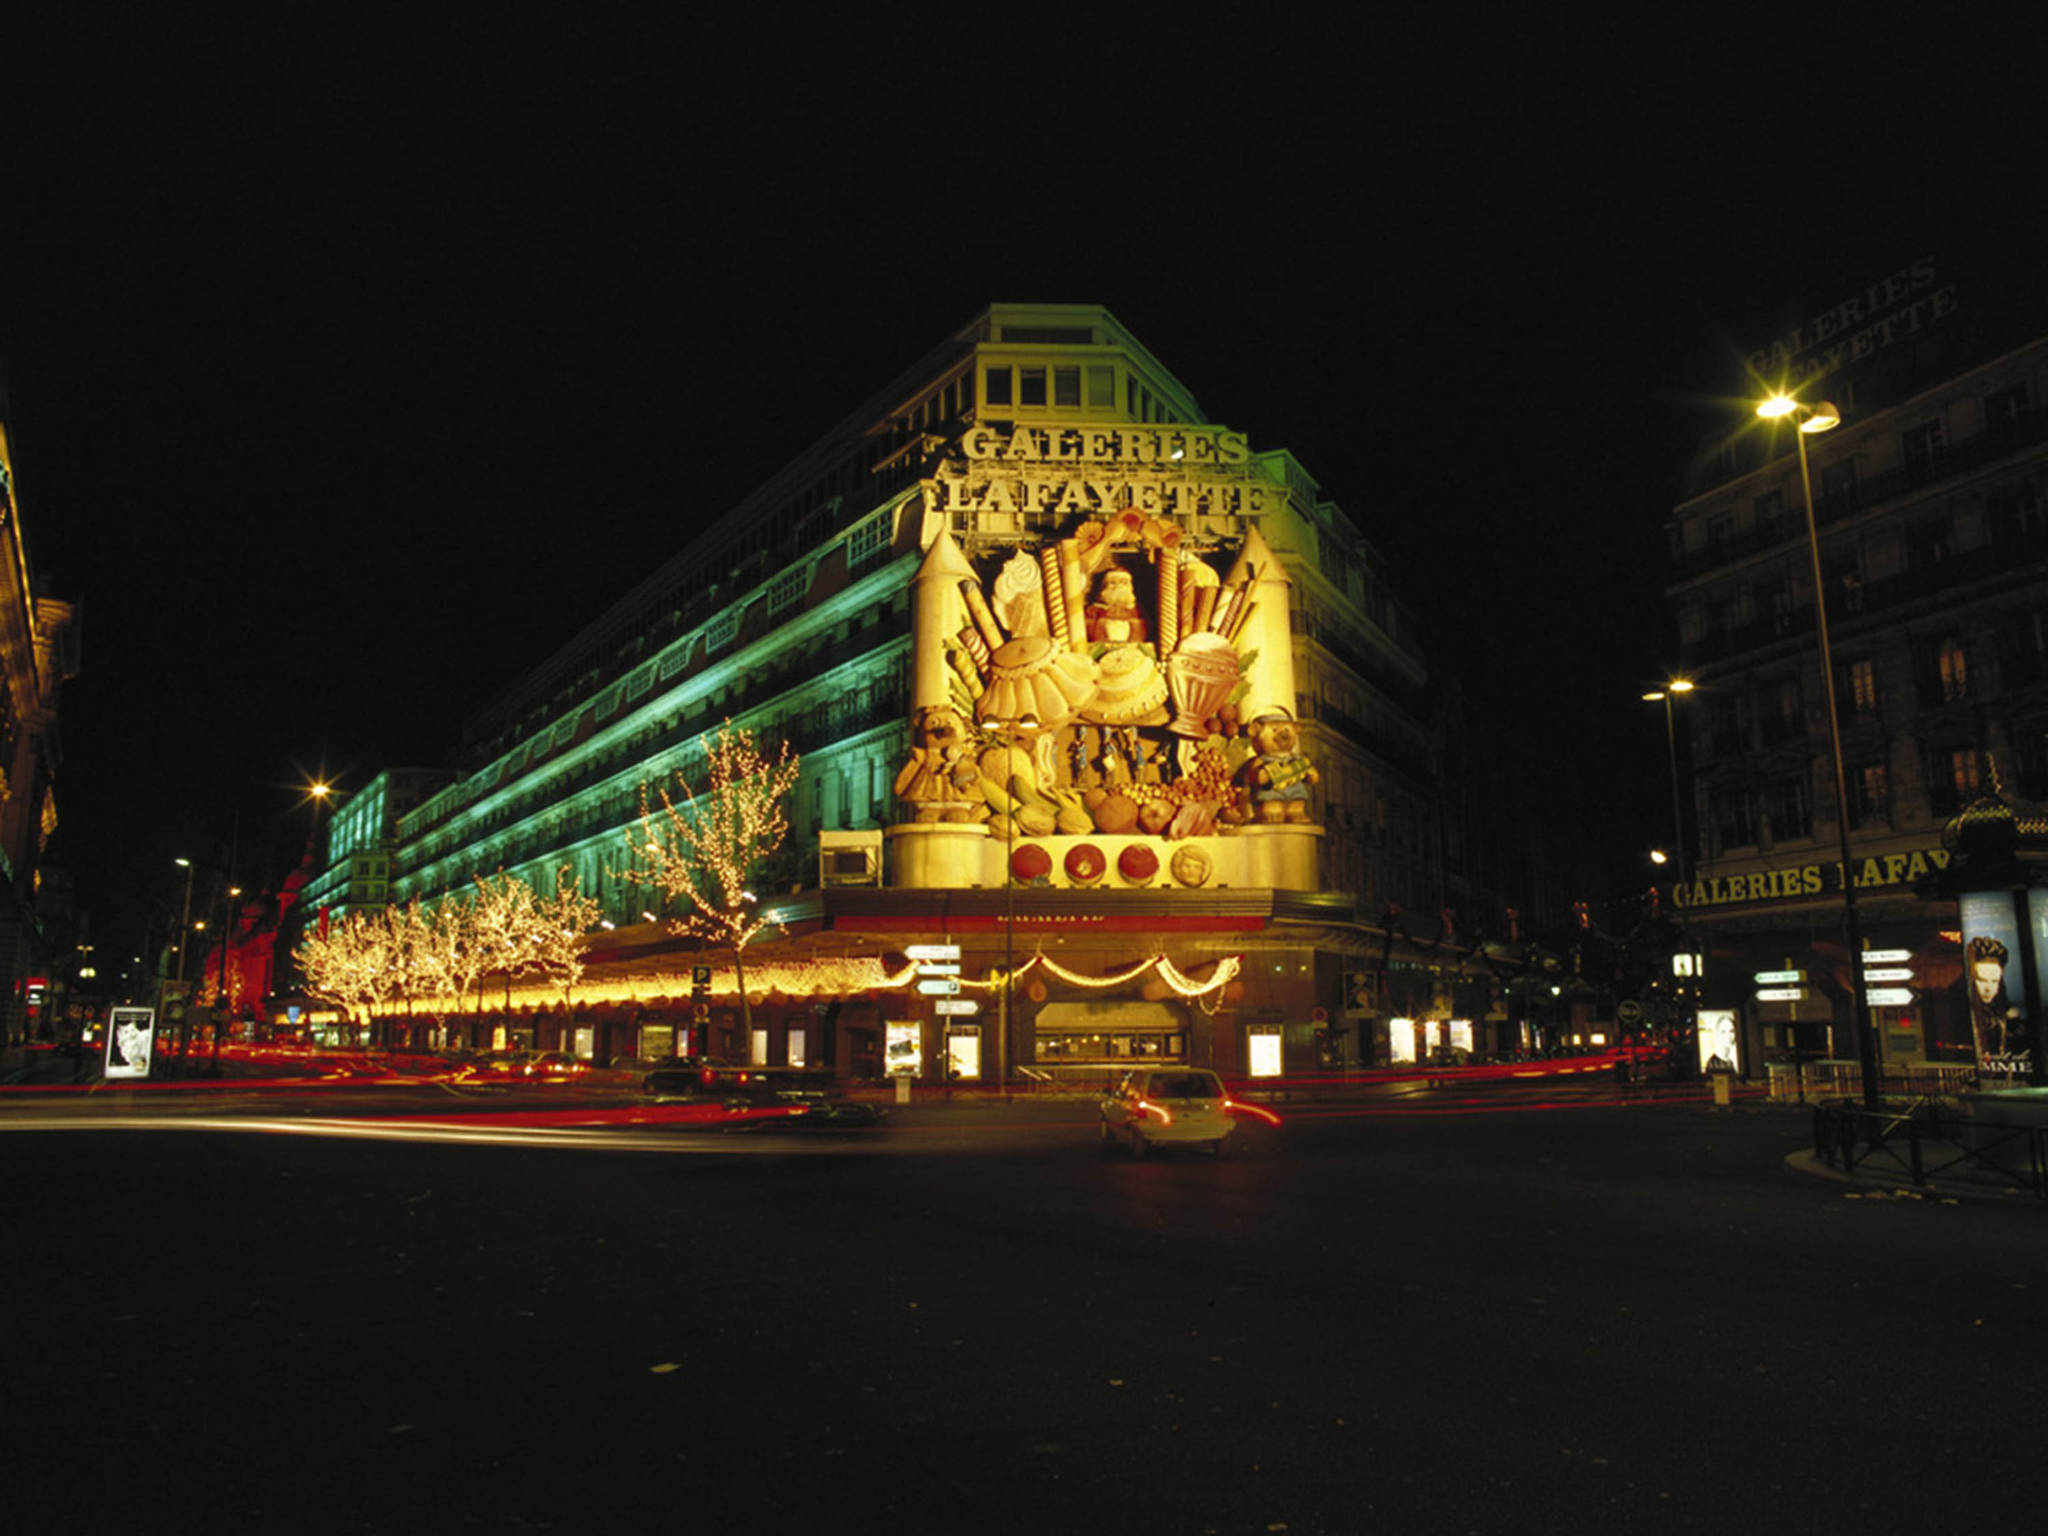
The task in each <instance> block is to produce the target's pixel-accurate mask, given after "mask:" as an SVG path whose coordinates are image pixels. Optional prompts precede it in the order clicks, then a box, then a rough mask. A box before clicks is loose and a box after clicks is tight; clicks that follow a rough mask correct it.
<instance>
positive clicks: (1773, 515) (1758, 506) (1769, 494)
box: [1750, 488, 1785, 531]
mask: <svg viewBox="0 0 2048 1536" xmlns="http://www.w3.org/2000/svg"><path fill="white" fill-rule="evenodd" d="M1750 506H1751V510H1752V511H1753V512H1754V514H1755V516H1756V526H1757V528H1758V530H1759V531H1764V530H1768V529H1771V528H1774V527H1776V526H1777V523H1778V519H1779V518H1781V517H1783V516H1784V515H1785V493H1784V492H1783V491H1781V490H1777V489H1775V488H1774V489H1772V490H1768V491H1759V492H1758V493H1757V497H1756V500H1755V501H1754V502H1752V503H1751V504H1750Z"/></svg>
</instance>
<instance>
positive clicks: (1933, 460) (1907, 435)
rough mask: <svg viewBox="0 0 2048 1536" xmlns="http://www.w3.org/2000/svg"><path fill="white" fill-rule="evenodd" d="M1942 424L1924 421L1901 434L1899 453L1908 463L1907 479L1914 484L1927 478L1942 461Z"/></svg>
mask: <svg viewBox="0 0 2048 1536" xmlns="http://www.w3.org/2000/svg"><path fill="white" fill-rule="evenodd" d="M1941 450H1942V434H1941V423H1940V422H1939V421H1938V420H1937V421H1923V422H1921V423H1920V424H1919V425H1918V426H1917V427H1909V428H1908V429H1907V430H1906V431H1904V432H1902V433H1900V434H1899V451H1900V454H1901V455H1902V456H1903V457H1904V459H1905V461H1906V474H1907V478H1908V479H1910V480H1912V481H1913V482H1914V483H1916V484H1917V483H1918V482H1919V481H1921V480H1924V479H1926V478H1927V476H1928V474H1929V473H1931V472H1932V471H1933V470H1934V468H1935V466H1936V465H1937V464H1938V462H1939V461H1940V459H1941Z"/></svg>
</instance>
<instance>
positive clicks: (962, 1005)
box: [932, 997, 981, 1018]
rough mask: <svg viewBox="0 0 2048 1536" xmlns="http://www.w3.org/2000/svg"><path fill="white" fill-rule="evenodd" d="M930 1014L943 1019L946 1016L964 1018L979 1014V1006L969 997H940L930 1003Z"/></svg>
mask: <svg viewBox="0 0 2048 1536" xmlns="http://www.w3.org/2000/svg"><path fill="white" fill-rule="evenodd" d="M932 1012H933V1013H936V1014H938V1015H939V1016H940V1017H941V1018H944V1017H945V1016H947V1015H948V1014H951V1015H953V1016H955V1017H960V1018H964V1017H966V1016H968V1015H970V1014H976V1013H979V1012H981V1004H980V1003H978V1002H976V1001H975V1000H974V999H973V998H971V997H941V998H937V999H935V1000H934V1001H933V1003H932Z"/></svg>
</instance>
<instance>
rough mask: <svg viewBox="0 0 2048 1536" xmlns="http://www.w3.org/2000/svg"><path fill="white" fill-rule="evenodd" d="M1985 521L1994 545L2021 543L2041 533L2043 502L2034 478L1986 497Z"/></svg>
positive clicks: (1999, 489) (2008, 486)
mask: <svg viewBox="0 0 2048 1536" xmlns="http://www.w3.org/2000/svg"><path fill="white" fill-rule="evenodd" d="M1984 520H1985V521H1986V522H1987V523H1988V524H1989V525H1990V529H1991V541H1992V542H1993V543H1994V544H2011V543H2018V542H2019V541H2021V540H2023V539H2032V538H2037V537H2039V536H2040V533H2041V502H2040V498H2039V496H2038V495H2036V493H2035V491H2034V486H2033V483H2032V482H2031V481H2022V482H2021V483H2019V484H2017V485H2006V486H2000V487H1999V488H1998V489H1997V490H1995V491H1993V492H1992V493H1991V494H1990V495H1988V496H1986V497H1985V498H1984Z"/></svg>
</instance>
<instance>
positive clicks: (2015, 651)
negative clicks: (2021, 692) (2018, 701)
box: [1998, 608, 2048, 688]
mask: <svg viewBox="0 0 2048 1536" xmlns="http://www.w3.org/2000/svg"><path fill="white" fill-rule="evenodd" d="M1998 673H1999V680H2000V681H2001V682H2003V683H2004V684H2005V686H2006V687H2007V688H2024V687H2026V686H2028V685H2029V684H2032V683H2038V682H2040V681H2041V680H2042V679H2043V678H2044V677H2048V618H2044V615H2043V613H2042V611H2041V610H2039V609H2035V608H2029V609H2026V610H2025V611H2023V612H2020V613H2015V614H2010V615H2008V616H2007V617H2006V618H2004V619H2002V620H2000V621H1999V625H1998Z"/></svg>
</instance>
